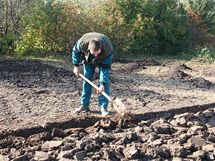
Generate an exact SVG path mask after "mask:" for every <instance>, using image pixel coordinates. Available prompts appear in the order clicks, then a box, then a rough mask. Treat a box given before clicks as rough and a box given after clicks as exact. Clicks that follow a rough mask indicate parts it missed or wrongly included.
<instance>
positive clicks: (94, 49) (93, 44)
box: [88, 39, 102, 56]
mask: <svg viewBox="0 0 215 161" xmlns="http://www.w3.org/2000/svg"><path fill="white" fill-rule="evenodd" d="M88 49H89V51H90V53H91V54H92V55H94V56H98V55H99V54H100V53H101V49H102V43H101V42H100V41H99V40H97V39H93V40H91V41H90V42H89V45H88Z"/></svg>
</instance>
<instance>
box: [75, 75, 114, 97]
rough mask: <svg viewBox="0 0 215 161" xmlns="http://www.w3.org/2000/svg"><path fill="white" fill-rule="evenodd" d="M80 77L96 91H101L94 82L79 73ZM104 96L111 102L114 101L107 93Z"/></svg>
mask: <svg viewBox="0 0 215 161" xmlns="http://www.w3.org/2000/svg"><path fill="white" fill-rule="evenodd" d="M79 76H80V77H81V78H82V79H84V80H85V81H86V82H87V83H89V84H90V85H91V86H92V87H94V88H95V89H96V90H99V87H98V86H97V85H95V84H94V83H93V82H91V81H90V80H89V79H87V78H86V77H85V76H83V75H82V74H81V73H79ZM101 94H102V95H103V96H105V97H106V98H107V99H108V100H109V101H112V99H111V98H110V96H108V95H107V93H105V92H102V93H101Z"/></svg>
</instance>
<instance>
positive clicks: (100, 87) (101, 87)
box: [97, 84, 105, 93]
mask: <svg viewBox="0 0 215 161" xmlns="http://www.w3.org/2000/svg"><path fill="white" fill-rule="evenodd" d="M104 89H105V86H104V85H103V84H101V85H100V86H99V89H98V90H97V93H102V92H103V91H104Z"/></svg>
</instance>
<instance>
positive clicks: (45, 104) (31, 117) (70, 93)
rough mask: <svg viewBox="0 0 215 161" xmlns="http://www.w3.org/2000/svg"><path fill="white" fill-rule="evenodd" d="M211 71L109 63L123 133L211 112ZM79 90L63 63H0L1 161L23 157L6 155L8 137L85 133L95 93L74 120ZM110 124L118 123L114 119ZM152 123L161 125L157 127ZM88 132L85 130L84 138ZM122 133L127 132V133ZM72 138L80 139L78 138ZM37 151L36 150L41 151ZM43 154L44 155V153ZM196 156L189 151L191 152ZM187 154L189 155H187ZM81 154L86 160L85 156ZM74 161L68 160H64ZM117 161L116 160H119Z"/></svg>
mask: <svg viewBox="0 0 215 161" xmlns="http://www.w3.org/2000/svg"><path fill="white" fill-rule="evenodd" d="M214 71H215V64H214V63H211V64H209V63H201V62H199V61H196V60H191V61H186V62H185V61H169V62H168V61H166V62H157V61H154V60H143V61H115V62H113V65H112V71H111V92H112V93H111V94H112V96H116V97H119V98H120V99H121V100H122V102H123V103H124V104H125V105H126V107H127V109H128V111H129V112H130V113H131V114H130V116H129V119H128V120H129V121H127V122H126V126H125V128H127V129H128V128H129V124H132V128H135V126H138V127H139V126H140V122H141V121H143V120H146V121H147V120H153V122H156V120H159V119H161V118H162V119H168V120H169V122H170V121H171V119H173V118H174V116H175V115H179V114H184V113H196V112H200V111H204V110H207V109H211V110H212V111H213V109H214V108H215V72H214ZM97 78H98V74H97V73H96V74H95V80H94V82H95V83H97V82H98V80H97ZM81 89H82V80H81V79H80V78H77V77H76V76H75V75H74V74H73V73H72V66H70V65H67V64H65V63H64V62H57V63H56V62H55V63H54V62H43V61H0V140H1V142H0V149H1V150H0V160H1V154H2V155H5V156H6V157H7V158H9V159H14V158H19V157H20V156H22V157H23V154H25V153H26V151H25V152H20V151H19V154H14V153H15V152H14V153H13V152H11V144H10V143H11V142H15V141H14V140H13V139H12V141H11V139H10V138H11V136H14V137H21V139H27V138H29V137H30V136H32V135H37V134H39V133H49V132H50V133H51V132H52V133H53V129H54V128H59V129H62V130H66V129H70V128H83V129H85V130H86V129H87V128H89V127H91V126H93V125H94V124H95V123H96V122H98V121H99V120H101V119H102V118H101V116H100V112H99V111H98V100H97V96H98V95H97V94H96V93H95V92H94V91H93V94H92V98H91V106H90V109H91V111H92V112H91V113H89V114H79V115H77V114H74V113H73V111H74V109H75V108H76V107H79V106H80V97H81ZM109 111H110V113H111V114H110V116H109V117H110V119H112V118H114V117H115V116H116V115H117V114H116V112H115V111H114V109H113V108H111V107H109ZM131 118H132V119H131ZM115 122H116V124H118V123H119V120H117V121H115ZM151 123H152V122H150V124H148V125H147V126H148V127H150V128H152V127H151V126H152V125H151ZM156 123H159V124H162V123H161V122H156ZM115 126H116V125H115ZM115 126H114V127H112V126H111V128H109V129H108V130H109V131H110V130H113V129H114V130H116V128H115ZM108 127H109V124H108ZM212 127H214V125H213V126H212ZM95 128H97V127H95ZM120 128H123V127H120ZM97 130H98V129H97ZM103 130H107V129H103ZM136 130H137V129H136ZM98 131H99V130H98ZM98 131H97V132H98ZM137 131H139V130H137ZM140 131H141V130H140ZM140 131H139V132H140ZM64 132H65V131H64ZM87 132H89V131H85V132H84V133H87ZM123 132H124V133H126V131H122V133H123ZM172 133H174V130H173V131H171V132H168V134H172ZM211 133H212V132H211ZM68 135H69V134H68V133H67V134H65V136H68ZM132 135H133V134H132ZM134 135H136V134H134ZM208 135H209V134H208ZM65 136H64V137H65ZM46 137H48V136H46ZM83 137H84V136H83ZM83 137H81V138H83ZM132 137H133V136H132ZM62 138H63V137H62ZM190 138H191V137H190ZM5 139H6V141H5ZM7 139H8V140H7ZM16 139H17V138H16ZM16 139H15V140H16ZM51 139H53V135H52V136H51V138H48V139H47V138H46V139H39V140H38V142H37V143H35V145H39V144H41V145H42V144H43V143H44V141H47V140H51ZM76 139H77V140H80V138H79V139H78V138H76ZM132 139H133V140H134V141H135V139H136V138H131V139H130V142H132ZM3 140H4V141H3ZM41 140H42V141H43V142H41ZM54 140H55V139H54ZM107 140H108V141H107V143H108V144H109V143H110V142H111V141H113V140H115V139H114V138H108V139H107ZM115 141H116V140H115ZM21 142H25V141H21ZM18 143H19V145H20V146H18V147H17V146H15V147H13V146H12V147H13V148H15V151H16V150H17V149H20V147H22V146H23V147H25V148H26V146H27V145H26V144H23V145H22V144H21V143H20V141H18ZM30 144H32V143H30V142H29V144H28V146H29V145H30ZM126 144H127V143H126ZM156 145H157V144H156ZM159 145H160V144H158V146H159ZM32 146H33V144H32ZM59 146H60V145H59ZM100 146H101V145H100ZM153 146H154V145H153ZM57 147H58V146H57ZM7 148H9V149H7ZM100 148H101V147H100ZM132 148H133V149H134V151H135V150H136V149H137V147H136V145H135V147H133V145H131V149H132ZM12 150H14V149H12ZM94 150H95V149H94ZM36 151H41V148H40V149H37V150H36ZM42 151H43V152H44V151H46V152H47V150H42ZM80 151H83V149H82V150H77V151H75V152H74V155H75V154H76V153H77V152H80ZM89 151H90V150H89ZM127 151H128V152H124V153H123V155H122V156H121V157H122V158H123V157H124V158H126V155H128V156H127V159H129V157H130V159H138V158H143V156H144V155H145V153H144V152H143V153H144V154H143V153H139V152H138V154H136V153H135V154H134V155H135V157H134V156H132V155H130V154H129V152H130V151H129V150H127ZM158 151H159V149H158ZM196 151H197V150H196ZM196 151H195V150H194V152H196ZM86 152H88V151H87V150H84V152H83V153H86ZM91 152H93V150H91ZM103 153H104V152H102V153H101V154H98V158H97V159H94V160H101V159H107V157H104V158H102V157H101V156H102V155H103ZM110 153H111V154H109V153H107V154H106V155H112V153H114V152H113V151H112V152H110ZM35 154H36V153H35V151H34V152H33V153H32V154H31V155H24V158H21V159H23V160H30V159H32V158H34V159H35V156H34V155H35ZM81 154H82V153H81ZM81 154H80V155H81ZM186 154H187V153H186ZM191 154H192V153H189V155H191ZM44 155H45V154H44ZM55 155H56V156H55ZM55 155H50V156H51V157H48V159H49V160H56V158H57V157H58V158H59V156H58V155H60V151H59V152H58V153H56V154H55ZM77 155H79V153H78V154H77ZM82 155H84V156H85V154H82ZM151 155H152V154H150V156H147V157H146V158H148V159H150V160H151V159H153V158H154V159H155V158H157V157H158V158H171V157H179V158H183V157H184V156H183V155H185V154H184V153H183V154H181V155H179V156H177V155H176V156H174V155H173V154H172V153H171V152H162V155H155V156H151ZM187 155H188V154H187ZM187 155H185V158H186V157H187ZM192 155H193V154H192ZM87 156H88V157H89V158H91V157H92V155H88V153H87V154H86V156H85V157H86V158H87ZM90 156H91V157H90ZM99 156H100V157H99ZM137 156H138V157H137ZM198 156H200V154H199V155H198ZM77 157H79V156H76V159H77ZM74 158H75V157H70V158H69V159H74ZM116 158H118V159H119V158H120V156H117V157H116ZM194 158H195V157H194ZM61 159H62V158H61ZM35 160H36V159H35Z"/></svg>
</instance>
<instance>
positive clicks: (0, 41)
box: [0, 34, 15, 55]
mask: <svg viewBox="0 0 215 161" xmlns="http://www.w3.org/2000/svg"><path fill="white" fill-rule="evenodd" d="M14 41H15V36H14V35H13V34H7V35H1V36H0V53H1V54H2V55H7V54H12V52H13V48H14Z"/></svg>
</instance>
